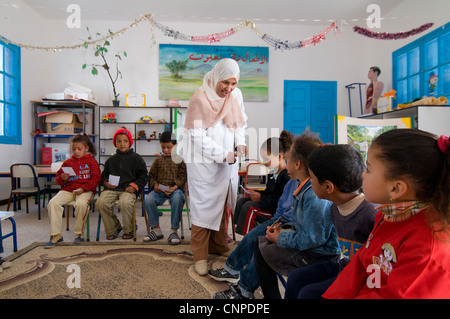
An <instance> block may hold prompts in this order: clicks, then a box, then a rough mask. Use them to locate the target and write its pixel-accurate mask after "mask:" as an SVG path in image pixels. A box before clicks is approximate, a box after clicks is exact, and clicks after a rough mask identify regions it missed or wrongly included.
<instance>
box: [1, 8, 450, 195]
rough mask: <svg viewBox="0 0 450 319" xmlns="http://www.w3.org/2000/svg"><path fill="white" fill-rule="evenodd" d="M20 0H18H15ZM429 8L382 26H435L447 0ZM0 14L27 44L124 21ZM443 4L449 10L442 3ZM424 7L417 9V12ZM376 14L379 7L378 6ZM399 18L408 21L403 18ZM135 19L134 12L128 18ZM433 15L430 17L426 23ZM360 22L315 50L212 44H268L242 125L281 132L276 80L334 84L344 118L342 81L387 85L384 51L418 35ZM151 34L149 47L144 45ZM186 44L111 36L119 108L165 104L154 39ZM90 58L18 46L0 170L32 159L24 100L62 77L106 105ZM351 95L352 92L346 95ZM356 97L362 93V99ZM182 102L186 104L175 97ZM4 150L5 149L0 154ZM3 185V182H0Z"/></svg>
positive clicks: (143, 35)
mask: <svg viewBox="0 0 450 319" xmlns="http://www.w3.org/2000/svg"><path fill="white" fill-rule="evenodd" d="M16 2H18V3H21V1H16ZM433 2H434V3H435V4H437V5H436V6H433V7H431V8H429V7H427V4H424V3H422V2H421V1H420V0H408V1H404V2H402V3H401V4H400V5H399V6H398V7H397V8H395V9H394V10H393V11H392V12H391V13H389V14H388V15H386V17H385V19H384V20H382V29H381V30H382V31H386V32H398V31H405V30H410V29H412V28H414V27H417V26H419V25H421V24H423V23H426V22H430V21H431V22H435V26H434V27H433V29H434V28H436V27H438V26H439V25H442V24H444V23H445V22H448V21H446V20H448V17H446V16H445V17H444V16H443V14H442V12H448V10H447V11H445V10H443V7H444V8H448V7H449V4H448V1H447V0H435V1H433ZM5 8H6V9H5V10H3V8H2V11H1V12H0V30H1V31H0V34H2V35H3V36H5V37H7V38H10V39H11V40H15V41H19V42H21V43H30V44H35V45H44V46H56V45H73V44H76V43H80V42H82V39H86V38H87V32H86V30H85V27H86V26H89V28H90V30H91V31H92V33H95V32H100V33H102V34H105V32H106V31H107V30H108V29H111V30H112V31H116V30H119V29H121V28H123V27H124V26H128V25H129V24H130V23H131V22H132V21H104V20H103V21H84V20H82V26H81V29H69V28H67V26H66V21H65V20H45V19H43V18H42V17H41V16H39V15H37V14H36V13H35V12H34V11H32V10H30V9H27V7H26V5H23V6H22V8H21V9H20V10H14V9H12V8H9V7H5ZM449 9H450V8H449ZM424 12H425V14H424ZM382 14H383V11H382ZM407 16H409V17H411V18H407ZM136 18H138V17H136ZM430 19H434V20H430ZM160 22H161V23H163V24H165V25H167V26H169V27H170V28H172V29H175V30H179V31H181V32H183V33H185V34H189V35H205V34H209V33H215V32H221V31H224V30H226V29H229V28H230V27H231V26H232V25H230V24H223V23H222V24H220V23H217V24H216V23H184V22H177V23H173V22H165V21H162V20H161V21H160ZM236 23H238V22H236ZM355 24H358V25H360V26H364V27H365V26H366V25H365V21H364V22H349V24H348V25H344V29H343V31H342V34H340V35H337V34H333V32H330V33H329V34H328V35H327V36H326V40H324V41H323V42H321V43H319V44H318V45H317V46H315V47H307V48H302V49H296V50H290V51H285V52H281V51H276V50H274V49H273V48H272V47H270V46H269V45H268V44H266V43H265V42H264V41H262V39H261V38H259V37H258V36H256V35H255V34H254V33H253V32H252V31H250V30H249V29H247V28H244V29H242V30H241V31H240V32H238V33H237V34H235V35H233V36H231V37H229V38H227V39H225V40H223V41H222V42H219V43H216V44H218V45H220V44H222V45H236V46H239V45H242V46H244V45H245V46H269V48H270V49H269V51H270V52H269V101H268V102H264V103H261V102H259V103H254V102H253V103H251V102H247V103H245V108H246V113H247V116H248V118H249V120H248V126H249V127H251V128H256V129H257V130H259V129H263V130H267V132H268V135H269V136H270V135H271V132H276V130H275V131H273V130H271V128H279V129H282V125H283V81H284V80H319V81H337V84H338V90H337V109H338V113H339V114H343V115H349V110H348V95H347V89H345V85H347V84H349V83H352V82H364V83H367V82H368V80H367V71H368V69H369V67H370V66H372V65H378V66H380V68H381V69H382V75H381V77H380V80H382V81H384V82H385V90H390V89H391V88H392V70H391V68H392V63H391V59H392V57H391V54H392V51H394V50H396V49H398V48H399V47H401V46H403V45H405V44H407V43H409V42H411V41H413V40H415V39H417V38H418V37H420V36H421V35H419V36H415V37H410V38H408V39H405V40H398V41H382V40H373V39H369V38H366V37H363V36H360V35H358V34H356V33H354V32H353V30H352V27H353V25H355ZM327 25H328V24H318V25H280V24H278V25H277V24H259V23H257V27H258V28H259V29H260V30H262V31H265V32H267V33H268V34H270V35H272V36H275V37H278V38H280V39H282V40H302V39H305V38H308V37H310V36H312V35H315V34H318V33H319V32H320V31H322V30H323V29H325V28H326V26H327ZM152 34H154V35H155V40H156V45H152ZM159 43H172V44H192V42H185V41H180V40H174V39H172V38H169V37H166V36H164V35H163V34H162V32H160V31H159V30H152V28H151V25H150V23H149V22H147V21H143V22H141V23H140V24H139V26H137V27H135V28H130V29H129V30H128V31H127V32H126V33H125V34H124V35H122V36H119V37H117V38H115V39H113V40H112V41H111V44H112V46H111V50H110V51H111V52H115V51H117V50H120V51H123V50H126V51H127V53H128V58H126V59H125V60H124V61H123V63H121V66H120V68H121V71H122V73H123V77H124V78H123V79H122V80H119V81H118V82H117V88H118V90H119V92H120V93H121V96H120V97H119V98H120V99H121V105H124V97H125V93H144V94H146V96H147V105H152V106H159V105H165V103H166V101H161V100H159V99H158V54H159V52H158V44H159ZM85 62H87V63H92V62H94V57H93V54H92V51H91V50H90V49H88V50H86V49H84V48H82V49H78V50H64V51H62V52H42V51H38V50H27V49H22V119H23V128H22V131H23V137H22V140H23V144H22V145H21V146H10V145H2V150H5V151H6V152H7V154H8V155H9V154H10V155H9V156H3V157H1V158H0V170H8V169H9V166H10V165H11V163H13V162H19V161H25V162H32V155H33V154H32V137H31V135H30V132H31V129H32V114H31V105H30V103H29V101H30V100H32V99H39V98H41V97H42V96H43V94H45V93H50V92H61V91H63V90H64V88H65V87H66V86H67V83H68V82H74V83H78V84H81V85H83V86H86V87H89V88H91V89H93V91H94V94H95V96H96V98H97V102H98V103H99V104H101V105H107V104H110V101H111V100H112V90H111V87H110V83H109V80H108V79H107V77H106V74H105V72H102V70H100V74H99V75H98V76H96V77H94V76H92V75H91V74H90V73H89V71H87V70H82V69H81V65H82V64H84V63H85ZM352 94H353V93H352ZM363 99H364V97H363ZM355 103H359V98H358V99H355V97H354V96H353V97H352V104H354V107H353V115H354V116H355V115H358V112H359V105H356V104H355ZM180 104H181V105H183V106H186V105H187V101H180ZM5 154H6V153H5ZM2 186H3V187H2ZM0 189H1V190H0V199H2V198H7V197H8V196H9V181H6V179H3V180H1V181H0Z"/></svg>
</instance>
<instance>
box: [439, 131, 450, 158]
mask: <svg viewBox="0 0 450 319" xmlns="http://www.w3.org/2000/svg"><path fill="white" fill-rule="evenodd" d="M449 144H450V140H449V138H448V136H445V135H441V136H440V137H439V138H438V140H437V145H438V147H439V150H440V151H441V152H442V153H444V154H447V153H448V145H449Z"/></svg>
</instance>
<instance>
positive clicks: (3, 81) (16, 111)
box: [0, 41, 22, 145]
mask: <svg viewBox="0 0 450 319" xmlns="http://www.w3.org/2000/svg"><path fill="white" fill-rule="evenodd" d="M21 108H22V103H21V89H20V47H19V46H17V45H13V44H7V43H5V42H3V41H0V143H2V144H19V145H20V144H22V122H21Z"/></svg>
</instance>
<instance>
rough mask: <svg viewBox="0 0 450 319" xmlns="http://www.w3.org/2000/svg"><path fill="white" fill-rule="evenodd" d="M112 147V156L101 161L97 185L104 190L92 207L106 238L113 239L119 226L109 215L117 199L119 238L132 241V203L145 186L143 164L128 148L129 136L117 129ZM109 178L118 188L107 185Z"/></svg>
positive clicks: (112, 214)
mask: <svg viewBox="0 0 450 319" xmlns="http://www.w3.org/2000/svg"><path fill="white" fill-rule="evenodd" d="M113 144H114V146H115V147H116V148H117V150H116V154H114V155H113V156H111V157H109V158H108V159H107V160H106V162H105V167H104V170H103V173H102V178H101V185H103V186H104V187H105V189H104V190H103V191H102V193H101V194H100V197H99V198H98V200H97V203H96V205H95V207H96V208H97V209H98V211H99V212H100V214H101V216H102V219H103V224H104V226H105V233H106V239H108V240H113V239H116V238H117V236H119V233H120V232H121V231H122V225H121V224H120V222H119V220H118V219H117V217H116V215H115V214H114V212H113V206H114V205H115V203H116V201H117V200H119V202H118V207H119V209H120V212H121V214H122V223H123V232H124V233H123V235H122V239H131V238H133V225H132V224H133V222H132V218H133V204H134V201H135V200H136V197H137V196H139V194H140V193H141V191H142V188H143V187H144V186H145V184H147V181H148V173H147V165H146V164H145V161H144V160H143V159H142V157H141V156H140V155H139V154H137V153H135V152H134V151H133V149H132V148H131V146H132V145H133V136H132V135H131V133H130V131H128V130H127V129H125V128H120V129H119V130H117V131H116V133H115V134H114V137H113ZM111 176H118V177H120V179H119V181H118V185H113V184H111V183H110V181H109V179H110V177H111Z"/></svg>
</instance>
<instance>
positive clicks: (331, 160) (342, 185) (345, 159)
mask: <svg viewBox="0 0 450 319" xmlns="http://www.w3.org/2000/svg"><path fill="white" fill-rule="evenodd" d="M308 168H309V169H310V170H311V171H312V172H313V173H314V175H316V177H317V179H318V180H319V182H320V183H323V182H324V181H326V180H328V181H330V182H331V183H333V184H334V185H335V186H336V187H337V188H338V189H339V190H340V191H341V192H343V193H352V192H355V191H357V190H359V189H360V188H361V186H362V180H363V178H362V173H363V171H364V169H365V165H364V160H363V158H362V156H361V154H360V153H359V152H358V151H357V150H356V149H355V148H354V147H353V146H350V145H325V146H323V147H319V148H318V149H316V150H314V151H313V152H312V153H311V154H310V155H309V156H308Z"/></svg>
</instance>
